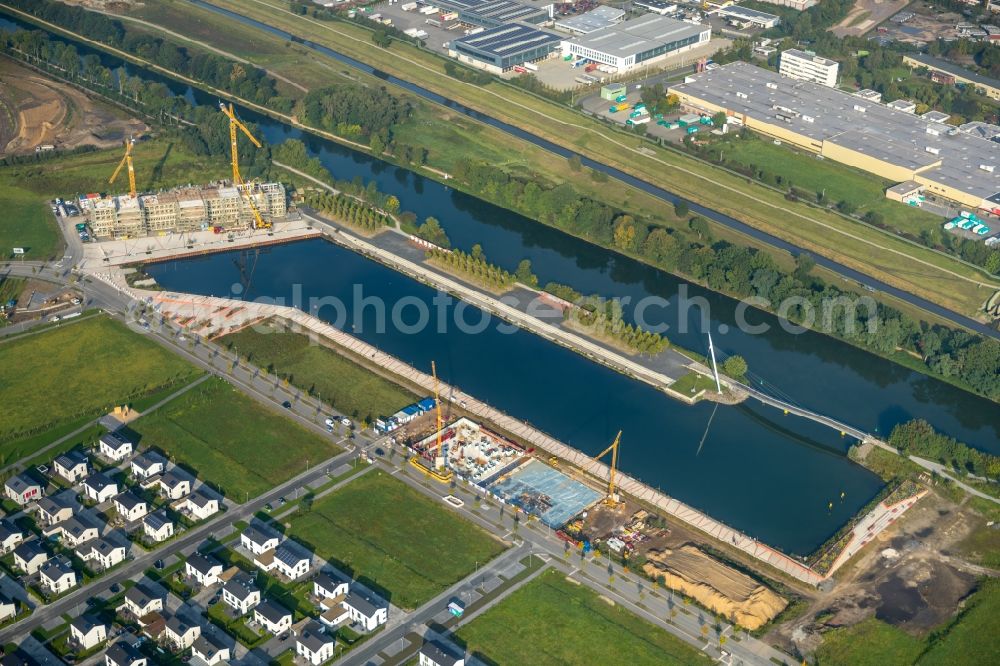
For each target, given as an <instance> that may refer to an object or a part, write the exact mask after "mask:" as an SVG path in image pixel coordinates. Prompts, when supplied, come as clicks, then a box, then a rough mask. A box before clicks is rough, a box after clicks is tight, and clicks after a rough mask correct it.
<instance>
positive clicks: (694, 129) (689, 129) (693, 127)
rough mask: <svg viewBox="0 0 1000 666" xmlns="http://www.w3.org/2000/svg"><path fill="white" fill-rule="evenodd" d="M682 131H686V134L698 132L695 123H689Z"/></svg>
mask: <svg viewBox="0 0 1000 666" xmlns="http://www.w3.org/2000/svg"><path fill="white" fill-rule="evenodd" d="M684 131H685V132H687V133H688V134H697V133H698V126H697V125H689V126H688V128H687V129H686V130H684Z"/></svg>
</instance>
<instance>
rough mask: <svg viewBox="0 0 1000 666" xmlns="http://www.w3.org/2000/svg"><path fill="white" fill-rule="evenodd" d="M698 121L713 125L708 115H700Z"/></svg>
mask: <svg viewBox="0 0 1000 666" xmlns="http://www.w3.org/2000/svg"><path fill="white" fill-rule="evenodd" d="M698 122H700V123H701V124H702V125H709V126H711V125H714V123H713V122H712V119H711V118H709V117H708V116H702V117H701V120H699V121H698Z"/></svg>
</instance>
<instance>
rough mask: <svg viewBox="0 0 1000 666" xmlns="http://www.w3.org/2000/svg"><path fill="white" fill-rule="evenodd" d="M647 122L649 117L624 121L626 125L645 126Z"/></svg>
mask: <svg viewBox="0 0 1000 666" xmlns="http://www.w3.org/2000/svg"><path fill="white" fill-rule="evenodd" d="M648 122H649V116H648V115H645V116H639V117H638V118H629V119H628V120H626V121H625V124H626V125H645V124H646V123H648Z"/></svg>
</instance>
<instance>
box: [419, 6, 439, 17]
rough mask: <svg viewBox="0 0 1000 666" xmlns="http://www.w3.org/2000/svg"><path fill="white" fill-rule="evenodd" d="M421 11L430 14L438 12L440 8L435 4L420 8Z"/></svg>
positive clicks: (426, 14)
mask: <svg viewBox="0 0 1000 666" xmlns="http://www.w3.org/2000/svg"><path fill="white" fill-rule="evenodd" d="M420 13H421V14H423V15H424V16H430V15H431V14H437V13H438V8H437V7H435V6H433V5H427V6H426V7H421V8H420Z"/></svg>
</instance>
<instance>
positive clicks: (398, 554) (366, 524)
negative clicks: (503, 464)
mask: <svg viewBox="0 0 1000 666" xmlns="http://www.w3.org/2000/svg"><path fill="white" fill-rule="evenodd" d="M291 533H292V534H293V535H294V536H296V537H297V538H299V539H300V540H302V541H305V542H307V543H309V544H311V545H312V546H313V547H314V548H315V549H316V552H317V553H318V554H319V555H322V556H323V557H324V558H326V559H328V560H330V561H331V562H335V563H337V564H338V565H340V566H342V567H343V568H344V569H345V570H346V572H347V573H350V574H351V575H353V576H354V577H355V578H359V579H361V580H362V581H363V582H364V583H366V584H371V586H372V587H374V588H375V589H378V590H381V591H383V592H385V593H386V594H387V596H388V597H389V598H390V599H391V601H392V602H393V603H394V604H396V605H398V606H402V607H404V608H416V607H417V606H419V605H420V604H422V603H424V602H426V601H427V600H428V599H430V598H431V597H433V596H434V595H435V594H438V593H439V592H441V590H443V589H445V588H446V587H448V586H449V585H451V584H452V583H454V582H456V581H458V580H459V579H461V578H462V577H463V576H465V575H467V574H468V573H470V572H472V571H474V570H475V567H476V562H478V563H479V566H483V565H484V564H485V563H486V562H488V561H489V560H491V559H493V558H494V557H495V556H496V555H497V554H499V553H500V552H501V551H503V549H504V546H503V544H502V543H500V542H499V541H497V540H496V539H494V538H493V537H492V536H490V535H489V534H487V533H486V532H485V531H483V530H481V529H479V528H478V527H476V526H475V525H473V524H472V523H469V522H467V521H465V520H463V519H462V518H460V517H459V516H456V515H455V514H453V513H452V512H450V511H449V510H447V509H446V508H445V507H444V506H443V505H441V504H439V503H438V502H435V501H433V500H430V499H428V498H426V497H424V496H423V495H421V494H420V493H418V492H417V491H416V490H413V489H412V488H410V487H408V486H407V485H406V484H404V483H403V482H402V481H399V480H397V479H395V478H393V477H392V476H390V475H388V474H384V473H382V472H381V471H378V470H373V471H371V472H368V473H367V474H365V475H363V476H361V477H360V478H358V479H355V480H353V481H351V482H350V483H348V484H347V485H346V486H344V487H343V488H341V489H340V490H337V491H336V492H334V493H331V494H330V495H327V496H326V497H323V498H321V499H319V500H317V501H316V503H315V504H314V505H313V507H312V509H311V510H310V511H309V512H307V513H305V514H299V515H297V516H296V517H294V518H293V519H292V528H291Z"/></svg>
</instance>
